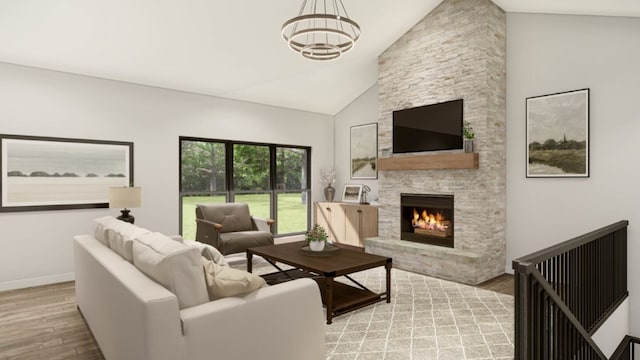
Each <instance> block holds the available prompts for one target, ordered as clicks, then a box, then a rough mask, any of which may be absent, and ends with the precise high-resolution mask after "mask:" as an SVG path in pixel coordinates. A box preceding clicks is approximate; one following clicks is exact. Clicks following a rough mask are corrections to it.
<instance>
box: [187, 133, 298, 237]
mask: <svg viewBox="0 0 640 360" xmlns="http://www.w3.org/2000/svg"><path fill="white" fill-rule="evenodd" d="M310 158H311V149H310V148H309V147H299V146H285V145H276V144H256V143H246V142H238V141H228V140H210V139H199V138H186V137H181V138H180V206H181V214H180V224H181V225H180V226H181V233H182V236H183V237H184V238H185V239H195V235H196V223H195V207H196V204H201V203H212V202H218V203H223V202H244V203H247V204H249V208H250V209H251V214H252V215H254V216H258V217H263V218H271V219H274V220H275V221H276V222H275V224H274V233H275V235H276V236H278V235H279V236H282V235H292V234H300V233H303V232H305V231H306V230H307V229H308V226H309V225H308V224H309V219H310V218H311V216H310V211H311V206H310V204H309V202H308V201H307V199H309V195H310V179H309V169H310Z"/></svg>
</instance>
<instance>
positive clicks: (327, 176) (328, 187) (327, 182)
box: [320, 168, 336, 202]
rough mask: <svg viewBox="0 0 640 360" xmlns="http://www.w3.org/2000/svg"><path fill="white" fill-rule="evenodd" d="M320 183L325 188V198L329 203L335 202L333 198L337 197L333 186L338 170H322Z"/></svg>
mask: <svg viewBox="0 0 640 360" xmlns="http://www.w3.org/2000/svg"><path fill="white" fill-rule="evenodd" d="M320 182H321V183H322V185H324V186H325V188H324V197H325V199H327V201H329V202H331V201H333V197H334V196H335V195H336V189H335V188H334V187H333V184H335V182H336V169H334V168H328V169H322V170H320Z"/></svg>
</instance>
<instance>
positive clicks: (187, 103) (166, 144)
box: [0, 63, 334, 290]
mask: <svg viewBox="0 0 640 360" xmlns="http://www.w3.org/2000/svg"><path fill="white" fill-rule="evenodd" d="M212 81H215V79H212ZM333 132H334V130H333V117H331V116H328V115H320V114H314V113H308V112H303V111H295V110H290V109H284V108H276V107H271V106H264V105H258V104H252V103H246V102H240V101H233V100H227V99H221V98H216V97H211V96H203V95H197V94H191V93H184V92H179V91H171V90H165V89H159V88H152V87H146V86H139V85H133V84H127V83H122V82H116V81H109V80H102V79H96V78H91V77H85V76H77V75H71V74H65V73H59V72H53V71H45V70H38V69H33V68H27V67H21V66H15V65H8V64H2V63H0V133H3V134H18V135H35V136H52V137H68V138H83V139H100V140H120V141H132V142H134V166H135V168H134V180H135V184H136V185H139V186H141V187H142V203H143V206H142V208H140V209H134V210H133V214H134V215H135V216H136V224H138V225H140V226H143V227H146V228H149V229H151V230H155V231H160V232H164V233H167V234H176V233H178V231H179V229H178V220H179V219H178V137H179V136H197V137H204V138H216V139H232V140H246V141H257V142H270V143H279V144H288V145H304V146H311V147H312V166H313V168H312V176H313V181H314V182H313V185H312V191H313V200H314V201H317V200H322V194H321V193H322V191H321V185H320V183H319V181H318V178H317V175H316V174H318V172H319V170H318V169H320V168H324V167H329V166H332V165H333V157H334V152H333ZM108 214H109V215H117V214H118V211H117V210H109V209H92V210H66V211H40V212H22V213H0V290H7V289H11V288H19V287H25V286H34V285H39V284H43V283H50V282H56V281H63V280H70V279H72V278H73V257H72V255H73V254H72V236H73V235H75V234H83V233H88V232H89V231H90V230H91V220H92V219H94V218H96V217H99V216H104V215H108Z"/></svg>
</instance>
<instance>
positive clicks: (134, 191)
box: [109, 186, 142, 224]
mask: <svg viewBox="0 0 640 360" xmlns="http://www.w3.org/2000/svg"><path fill="white" fill-rule="evenodd" d="M141 195H142V189H141V188H140V187H139V186H132V187H126V186H123V187H112V188H109V208H123V209H122V210H120V212H121V213H122V215H120V216H118V220H122V221H125V222H128V223H131V224H133V222H134V221H135V219H136V218H135V217H133V215H130V214H129V212H130V210H129V209H127V208H139V207H140V205H141V203H142V201H141Z"/></svg>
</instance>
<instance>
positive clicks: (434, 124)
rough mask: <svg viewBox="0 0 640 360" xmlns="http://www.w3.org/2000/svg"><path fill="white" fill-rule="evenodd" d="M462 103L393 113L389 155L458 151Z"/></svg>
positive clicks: (435, 105) (460, 144) (443, 103)
mask: <svg viewBox="0 0 640 360" xmlns="http://www.w3.org/2000/svg"><path fill="white" fill-rule="evenodd" d="M462 126H463V117H462V99H457V100H451V101H447V102H442V103H438V104H431V105H424V106H419V107H414V108H410V109H404V110H397V111H394V112H393V153H394V154H398V153H408V152H420V151H435V150H452V149H462Z"/></svg>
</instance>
